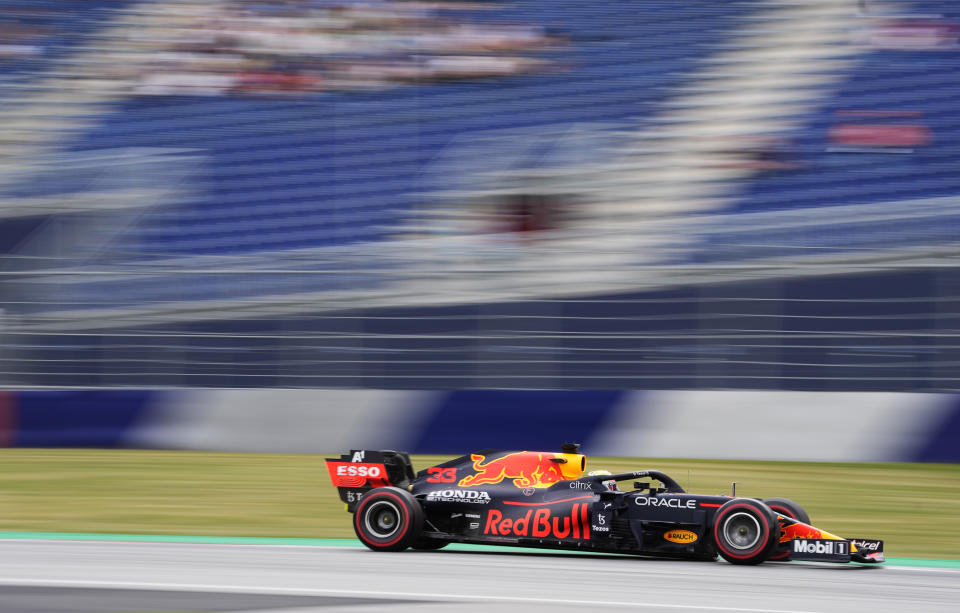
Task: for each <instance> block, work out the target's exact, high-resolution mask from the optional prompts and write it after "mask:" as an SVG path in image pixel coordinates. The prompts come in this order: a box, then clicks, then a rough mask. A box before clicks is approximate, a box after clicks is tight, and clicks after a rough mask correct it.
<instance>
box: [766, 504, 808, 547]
mask: <svg viewBox="0 0 960 613" xmlns="http://www.w3.org/2000/svg"><path fill="white" fill-rule="evenodd" d="M763 502H764V503H765V504H766V505H767V506H768V507H770V508H771V509H773V512H774V513H779V514H780V515H784V516H786V517H789V518H791V519H795V520H797V521H802V522H803V523H805V524H809V523H810V516H809V515H807V512H806V511H804V510H803V507H801V506H800V505H798V504H797V503H795V502H794V501H792V500H790V499H789V498H767V499H766V500H764V501H763ZM778 540H779V539H778ZM788 545H789V543H784V546H783V547H778V551H774V552H773V554H771V555H770V559H771V560H774V561H777V562H786V561H788V560H789V559H790V550H789V549H788V548H787V546H788Z"/></svg>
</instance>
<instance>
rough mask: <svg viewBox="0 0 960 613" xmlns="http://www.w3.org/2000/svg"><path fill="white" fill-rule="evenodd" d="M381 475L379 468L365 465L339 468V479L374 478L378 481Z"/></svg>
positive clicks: (348, 465) (341, 466) (350, 465)
mask: <svg viewBox="0 0 960 613" xmlns="http://www.w3.org/2000/svg"><path fill="white" fill-rule="evenodd" d="M380 474H381V472H380V467H379V466H365V465H363V464H346V465H343V464H341V465H340V466H337V476H339V477H373V478H374V479H376V478H377V477H379V476H380Z"/></svg>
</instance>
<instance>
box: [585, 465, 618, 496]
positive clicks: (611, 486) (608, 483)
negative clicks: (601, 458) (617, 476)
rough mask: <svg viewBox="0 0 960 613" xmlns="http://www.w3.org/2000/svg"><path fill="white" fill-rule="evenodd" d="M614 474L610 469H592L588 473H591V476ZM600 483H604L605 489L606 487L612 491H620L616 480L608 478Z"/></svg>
mask: <svg viewBox="0 0 960 613" xmlns="http://www.w3.org/2000/svg"><path fill="white" fill-rule="evenodd" d="M612 474H613V473H612V472H610V471H609V470H591V471H590V472H588V473H587V475H589V476H591V477H595V476H597V475H612ZM600 483H601V484H602V485H603V487H604V489H606V490H609V491H611V492H619V491H620V490H619V489H618V488H617V482H616V481H614V480H613V479H609V480H607V481H601V482H600Z"/></svg>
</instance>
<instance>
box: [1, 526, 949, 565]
mask: <svg viewBox="0 0 960 613" xmlns="http://www.w3.org/2000/svg"><path fill="white" fill-rule="evenodd" d="M0 539H19V540H50V541H118V542H122V541H126V542H141V543H211V544H222V545H299V546H308V547H363V545H362V544H361V543H360V542H359V541H357V540H356V539H305V538H272V537H271V538H267V537H256V536H180V535H170V534H87V533H74V532H0ZM447 549H452V550H459V551H501V552H502V551H504V548H503V547H497V546H495V545H464V544H459V543H458V544H453V545H450V546H449V547H448V548H447ZM517 551H528V552H549V553H594V552H588V551H584V552H568V551H558V550H553V549H533V548H527V547H524V548H523V549H522V550H517ZM887 564H888V565H890V566H916V567H924V568H957V569H960V560H931V559H923V558H887Z"/></svg>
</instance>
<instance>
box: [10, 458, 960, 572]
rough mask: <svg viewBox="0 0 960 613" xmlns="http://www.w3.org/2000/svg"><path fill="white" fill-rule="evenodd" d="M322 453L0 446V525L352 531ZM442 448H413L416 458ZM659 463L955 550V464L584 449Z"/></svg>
mask: <svg viewBox="0 0 960 613" xmlns="http://www.w3.org/2000/svg"><path fill="white" fill-rule="evenodd" d="M323 458H324V456H320V455H283V454H234V453H196V452H184V451H138V450H48V449H3V450H0V467H2V470H0V493H2V495H0V532H10V531H21V532H73V533H113V534H166V535H207V536H238V537H286V538H352V537H353V531H352V528H351V527H350V522H349V516H348V515H347V514H346V513H345V512H344V511H343V505H342V503H340V501H339V499H338V498H337V495H336V491H335V490H334V488H333V487H332V486H331V485H330V484H329V479H328V477H327V472H326V468H325V467H324V463H323ZM443 459H447V458H439V457H425V456H419V457H415V458H414V466H415V467H416V468H417V469H420V468H425V467H427V466H430V465H431V464H434V463H436V462H439V461H441V460H443ZM587 468H588V470H589V469H598V468H605V469H607V470H610V471H613V472H619V471H626V470H633V469H639V468H657V469H660V470H663V471H665V472H667V473H668V474H670V475H672V476H673V477H674V478H675V479H677V480H678V481H679V482H680V483H681V484H682V485H683V486H684V487H685V488H686V489H687V490H688V491H695V492H703V493H713V494H721V493H729V491H730V482H731V481H737V482H738V485H737V494H738V495H742V496H750V497H760V498H763V497H769V496H781V497H787V498H792V499H794V500H796V501H797V502H798V503H800V504H801V505H803V506H804V508H806V509H807V511H808V513H810V516H811V518H812V519H813V523H814V524H815V525H817V526H818V527H821V528H824V529H826V530H829V531H830V532H833V533H835V534H839V535H841V536H848V537H872V538H882V539H884V540H885V541H886V552H887V555H888V556H894V557H901V558H941V559H956V558H960V523H958V522H957V521H956V516H957V508H958V505H960V466H956V465H950V464H829V463H794V462H745V461H721V460H652V459H632V460H625V459H622V458H616V459H614V458H590V459H588V464H587Z"/></svg>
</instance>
